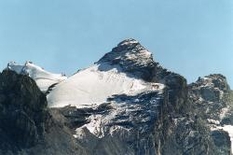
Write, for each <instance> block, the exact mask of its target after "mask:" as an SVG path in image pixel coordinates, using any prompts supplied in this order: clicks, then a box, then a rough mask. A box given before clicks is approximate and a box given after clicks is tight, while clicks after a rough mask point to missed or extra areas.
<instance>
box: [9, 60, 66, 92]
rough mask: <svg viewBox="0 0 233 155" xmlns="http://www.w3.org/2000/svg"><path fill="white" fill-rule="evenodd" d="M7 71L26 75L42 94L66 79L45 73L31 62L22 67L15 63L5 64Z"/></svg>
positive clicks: (58, 75) (60, 75) (62, 76)
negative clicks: (33, 81)
mask: <svg viewBox="0 0 233 155" xmlns="http://www.w3.org/2000/svg"><path fill="white" fill-rule="evenodd" d="M7 69H9V70H12V71H15V72H16V73H18V74H23V75H28V76H29V77H31V78H32V79H33V80H35V82H36V84H37V85H38V87H39V88H40V90H41V91H42V92H46V91H47V89H48V88H49V87H50V86H51V85H53V84H56V83H59V82H61V81H63V80H65V79H67V77H66V76H65V75H62V74H54V73H50V72H48V71H45V70H44V69H43V68H41V67H39V66H37V65H35V64H33V63H32V62H31V61H27V62H26V63H25V64H24V65H22V64H17V63H16V62H9V63H8V64H7Z"/></svg>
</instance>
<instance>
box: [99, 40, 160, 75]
mask: <svg viewBox="0 0 233 155" xmlns="http://www.w3.org/2000/svg"><path fill="white" fill-rule="evenodd" d="M106 63H107V64H109V65H111V66H112V67H120V68H121V70H122V71H124V72H130V73H133V72H135V71H136V72H141V74H142V72H144V71H145V70H148V68H153V67H154V66H155V62H154V60H153V56H152V53H151V52H149V51H148V50H147V49H146V48H145V47H143V46H142V45H141V44H140V43H139V42H138V41H137V40H135V39H132V38H130V39H126V40H123V41H121V42H120V43H119V44H117V46H116V47H114V48H113V49H112V51H110V52H108V53H106V54H105V55H104V56H103V57H102V58H101V59H100V60H99V61H98V62H97V64H99V65H100V69H101V65H103V64H106ZM143 70H144V71H143Z"/></svg>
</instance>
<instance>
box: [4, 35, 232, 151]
mask: <svg viewBox="0 0 233 155" xmlns="http://www.w3.org/2000/svg"><path fill="white" fill-rule="evenodd" d="M232 110H233V93H232V91H231V90H230V87H229V86H228V84H227V80H226V78H225V77H224V76H223V75H220V74H211V75H208V76H206V77H203V78H201V77H200V78H198V80H197V81H196V82H194V83H191V84H187V82H186V79H185V78H184V77H183V76H181V75H179V74H177V73H173V72H171V71H168V70H167V69H165V68H163V67H162V66H160V65H159V63H158V62H155V61H154V60H153V56H152V54H151V53H150V52H149V51H148V50H147V49H146V48H145V47H143V46H142V45H141V44H140V43H139V42H138V41H136V40H134V39H126V40H124V41H122V42H120V43H119V44H118V45H117V46H116V47H114V48H113V49H112V51H110V52H108V53H106V54H105V55H104V56H103V57H102V58H101V59H100V60H99V61H97V62H96V63H94V64H93V65H91V66H90V67H88V68H86V69H82V70H79V71H78V72H76V73H75V74H74V75H72V76H70V77H66V76H65V75H62V74H54V73H51V72H48V71H45V70H44V69H43V68H41V67H39V66H36V65H35V64H33V63H32V62H26V63H25V64H23V65H20V64H17V63H15V62H10V63H9V64H8V65H7V68H6V69H5V70H4V71H3V72H2V73H1V74H0V142H1V143H0V154H4V155H31V154H34V155H42V154H43V155H230V154H231V137H232V136H233V112H232Z"/></svg>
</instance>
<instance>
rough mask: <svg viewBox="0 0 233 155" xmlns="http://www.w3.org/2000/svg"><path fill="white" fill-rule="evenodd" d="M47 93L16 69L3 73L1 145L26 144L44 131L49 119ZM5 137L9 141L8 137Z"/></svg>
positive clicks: (29, 144)
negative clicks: (16, 71) (47, 114)
mask: <svg viewBox="0 0 233 155" xmlns="http://www.w3.org/2000/svg"><path fill="white" fill-rule="evenodd" d="M46 107H47V101H46V97H45V96H44V95H43V94H42V93H41V92H40V90H39V88H38V87H37V86H36V84H35V82H34V81H33V80H32V79H31V78H29V77H27V76H22V75H18V74H16V73H15V72H12V71H9V70H5V71H3V73H2V74H0V132H1V134H0V136H1V137H2V136H3V138H0V139H1V145H0V146H1V148H3V147H5V146H4V145H6V146H7V148H8V149H10V148H13V149H12V151H13V152H14V150H16V149H17V147H22V148H27V147H31V146H33V145H35V143H36V142H38V141H39V139H40V137H41V136H42V135H43V133H44V130H45V127H44V123H45V119H46V110H45V109H46ZM5 140H6V141H5Z"/></svg>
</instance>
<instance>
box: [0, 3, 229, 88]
mask: <svg viewBox="0 0 233 155" xmlns="http://www.w3.org/2000/svg"><path fill="white" fill-rule="evenodd" d="M125 38H135V39H137V40H139V41H140V42H141V43H142V44H143V45H144V46H145V47H146V48H147V49H148V50H149V51H151V52H152V53H153V55H154V59H155V61H158V62H160V63H161V65H162V66H164V67H165V68H168V69H169V70H172V71H174V72H177V73H180V74H181V75H183V76H185V77H186V78H187V79H188V81H189V82H192V81H195V80H196V79H197V78H198V77H199V76H204V75H208V74H210V73H222V74H223V75H225V76H226V77H227V78H228V81H229V83H230V85H231V87H233V1H232V0H118V1H116V0H95V1H94V0H78V1H77V0H69V1H67V0H66V1H65V0H40V1H32V0H7V1H6V0H0V57H1V61H0V68H1V69H3V68H4V67H5V66H6V64H7V62H9V61H16V62H19V63H24V62H25V61H26V60H31V61H33V62H34V63H35V64H37V65H39V66H42V67H44V68H45V69H47V70H49V71H52V72H58V73H60V72H63V73H66V74H68V75H70V74H72V73H74V72H76V71H77V70H78V69H81V68H83V67H88V66H89V65H91V64H93V63H94V62H95V61H97V60H98V59H99V58H100V57H102V56H103V55H104V54H105V53H106V52H109V51H110V50H111V49H112V48H113V47H114V46H115V45H117V43H118V42H120V41H121V40H123V39H125Z"/></svg>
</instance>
